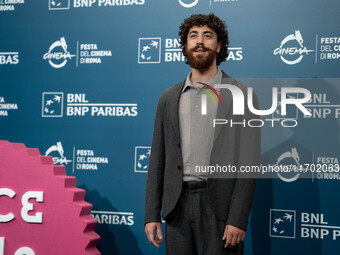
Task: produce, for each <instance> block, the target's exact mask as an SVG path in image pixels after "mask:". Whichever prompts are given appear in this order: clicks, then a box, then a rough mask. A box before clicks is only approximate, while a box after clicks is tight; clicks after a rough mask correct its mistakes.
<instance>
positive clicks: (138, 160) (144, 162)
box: [134, 146, 151, 173]
mask: <svg viewBox="0 0 340 255" xmlns="http://www.w3.org/2000/svg"><path fill="white" fill-rule="evenodd" d="M150 154H151V147H150V146H136V147H135V167H134V171H135V172H136V173H147V172H148V167H149V160H150Z"/></svg>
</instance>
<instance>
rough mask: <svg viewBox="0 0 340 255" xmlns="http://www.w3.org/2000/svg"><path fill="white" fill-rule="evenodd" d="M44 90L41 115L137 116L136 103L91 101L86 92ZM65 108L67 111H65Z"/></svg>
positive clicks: (53, 116) (55, 116)
mask: <svg viewBox="0 0 340 255" xmlns="http://www.w3.org/2000/svg"><path fill="white" fill-rule="evenodd" d="M65 97H66V106H65V107H64V93H63V92H43V93H42V109H41V117H43V118H48V117H50V118H61V117H63V116H64V115H66V116H69V117H84V116H89V117H135V116H137V114H138V112H137V110H138V109H137V107H138V105H137V104H136V103H90V102H89V100H88V99H87V95H86V94H85V93H67V94H66V96H65ZM64 110H65V112H64Z"/></svg>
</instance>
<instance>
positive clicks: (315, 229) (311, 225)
mask: <svg viewBox="0 0 340 255" xmlns="http://www.w3.org/2000/svg"><path fill="white" fill-rule="evenodd" d="M297 230H299V231H297ZM269 236H270V237H274V238H292V239H295V238H301V239H313V240H325V239H327V240H331V241H338V239H339V237H340V227H339V226H336V224H333V223H332V224H330V223H329V221H328V219H327V215H326V214H324V213H319V212H298V211H296V210H286V209H270V216H269Z"/></svg>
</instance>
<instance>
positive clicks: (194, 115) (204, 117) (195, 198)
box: [144, 14, 261, 255]
mask: <svg viewBox="0 0 340 255" xmlns="http://www.w3.org/2000/svg"><path fill="white" fill-rule="evenodd" d="M179 35H180V39H181V47H182V51H183V54H184V56H186V57H187V64H189V65H190V66H191V68H192V71H191V73H189V75H188V76H187V78H186V79H185V80H184V81H182V82H180V83H178V84H177V85H175V86H173V87H171V88H169V89H167V90H166V91H165V92H164V93H163V94H162V95H161V97H160V99H159V101H158V106H157V111H156V118H155V125H154V134H153V140H152V148H151V156H150V163H149V170H148V177H147V185H146V198H145V219H144V225H145V232H146V235H147V238H148V240H149V242H150V243H151V244H153V245H154V246H156V247H159V244H160V243H161V242H162V241H163V234H162V230H161V217H160V213H161V209H162V202H163V219H165V221H166V226H165V238H166V239H165V243H166V245H165V248H166V254H167V255H180V254H185V255H189V254H200V255H219V254H243V252H244V245H243V242H244V238H245V231H246V228H247V224H248V216H249V213H250V209H251V205H252V201H253V197H254V193H255V184H256V179H255V178H248V177H247V178H239V176H238V175H237V176H235V175H234V174H232V175H228V174H227V175H223V177H224V178H218V177H221V176H214V177H215V178H211V177H212V175H211V176H209V175H210V173H208V172H207V171H199V170H200V169H203V168H204V167H207V166H216V165H219V166H228V165H229V166H230V165H231V166H235V168H237V169H239V168H240V167H241V166H246V165H247V166H248V165H249V166H250V165H259V162H260V155H261V154H260V130H259V128H250V127H243V126H242V125H238V126H237V125H236V127H230V128H223V129H222V128H220V127H216V128H214V127H213V125H212V123H213V121H214V119H215V118H216V119H222V118H223V119H229V118H230V119H231V120H233V121H235V123H236V122H238V123H240V122H242V120H244V121H246V120H249V119H253V118H256V116H254V115H253V114H252V113H251V112H250V111H249V109H248V107H247V105H244V108H245V114H244V115H243V116H241V117H242V118H243V119H241V117H240V116H235V115H233V111H232V110H231V109H232V108H233V107H232V99H233V97H232V95H231V93H230V91H229V90H226V89H217V88H216V89H214V85H215V84H232V85H234V86H237V87H238V88H239V89H241V90H242V92H243V94H244V95H245V96H246V95H247V87H246V86H245V85H242V84H240V83H239V82H237V81H236V80H234V79H233V78H231V77H230V76H228V75H227V74H226V73H224V72H223V71H222V70H220V69H219V68H218V67H217V66H218V65H219V64H220V63H221V62H223V61H225V59H226V58H227V56H228V44H229V40H228V32H227V30H226V25H225V23H224V22H222V21H221V20H220V19H219V18H218V17H217V16H215V15H214V14H209V15H200V14H199V15H192V16H191V17H189V18H187V19H185V20H184V22H183V23H182V24H181V26H180V32H179ZM206 94H209V95H210V94H211V97H212V95H213V94H215V97H217V98H218V101H219V102H220V104H219V105H218V107H216V106H215V105H214V101H215V100H213V99H211V98H208V99H211V100H207V99H206V100H205V104H206V105H205V110H204V111H202V109H201V101H202V97H203V96H204V95H206ZM245 98H247V97H245ZM253 102H254V105H255V107H256V108H257V109H258V107H257V98H256V96H254V98H253ZM155 231H156V235H154V233H155Z"/></svg>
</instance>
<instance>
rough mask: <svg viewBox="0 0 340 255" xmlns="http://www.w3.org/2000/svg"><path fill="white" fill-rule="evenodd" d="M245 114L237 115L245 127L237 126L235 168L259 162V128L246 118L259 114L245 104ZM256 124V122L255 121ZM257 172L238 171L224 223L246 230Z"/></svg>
mask: <svg viewBox="0 0 340 255" xmlns="http://www.w3.org/2000/svg"><path fill="white" fill-rule="evenodd" d="M253 102H254V107H255V108H256V109H258V99H257V97H256V95H255V94H254V93H253ZM244 109H245V114H244V115H243V116H242V115H241V116H239V120H238V121H239V122H241V121H243V120H245V124H246V125H245V127H243V126H239V127H238V130H237V137H238V141H237V145H236V155H237V161H236V162H237V169H238V170H239V169H240V167H241V166H250V167H251V166H259V165H260V162H261V129H260V128H259V127H250V126H248V125H247V122H248V120H250V119H258V118H259V116H257V115H255V114H253V113H251V112H250V111H249V109H248V106H247V105H245V107H244ZM253 125H255V124H253ZM257 125H258V123H257ZM256 177H257V173H238V174H237V177H236V180H235V186H234V190H233V194H232V198H231V204H230V207H229V213H228V219H227V222H226V224H228V225H233V226H235V227H238V228H241V229H243V230H245V231H246V230H247V225H248V217H249V214H250V210H251V207H252V203H253V199H254V195H255V187H256Z"/></svg>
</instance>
